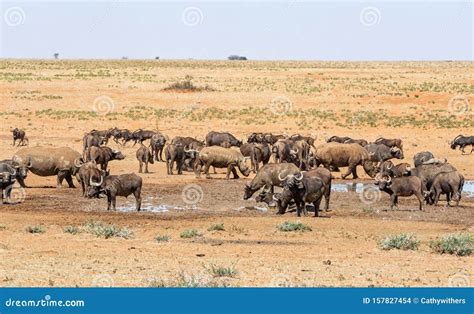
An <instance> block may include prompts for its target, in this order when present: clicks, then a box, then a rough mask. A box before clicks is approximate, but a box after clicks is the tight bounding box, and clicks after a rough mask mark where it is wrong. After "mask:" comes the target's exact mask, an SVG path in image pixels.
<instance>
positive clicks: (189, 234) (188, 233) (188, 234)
mask: <svg viewBox="0 0 474 314" xmlns="http://www.w3.org/2000/svg"><path fill="white" fill-rule="evenodd" d="M200 236H202V233H200V232H199V231H197V230H196V229H187V230H184V231H183V232H181V234H180V237H181V238H183V239H190V238H195V237H200Z"/></svg>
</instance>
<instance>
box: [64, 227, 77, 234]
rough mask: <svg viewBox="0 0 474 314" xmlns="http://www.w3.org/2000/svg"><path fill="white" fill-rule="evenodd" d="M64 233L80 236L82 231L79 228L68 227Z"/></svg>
mask: <svg viewBox="0 0 474 314" xmlns="http://www.w3.org/2000/svg"><path fill="white" fill-rule="evenodd" d="M63 231H64V232H65V233H70V234H78V233H80V232H81V229H80V228H79V227H78V226H66V227H64V229H63Z"/></svg>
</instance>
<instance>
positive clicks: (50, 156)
mask: <svg viewBox="0 0 474 314" xmlns="http://www.w3.org/2000/svg"><path fill="white" fill-rule="evenodd" d="M81 158H82V156H81V154H80V153H78V152H77V151H75V150H73V149H71V148H69V147H40V146H37V147H29V148H22V149H20V150H19V151H17V152H16V153H15V155H14V156H13V158H12V160H13V162H15V163H16V164H18V166H19V167H27V168H28V170H29V171H31V172H32V173H33V174H36V175H38V176H42V177H47V176H54V175H56V176H57V187H58V188H60V187H61V186H62V182H63V180H64V179H66V181H67V183H68V185H69V187H70V188H75V186H74V183H73V181H72V176H73V175H75V174H76V172H77V170H78V168H77V167H76V163H77V160H81Z"/></svg>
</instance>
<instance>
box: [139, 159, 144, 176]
mask: <svg viewBox="0 0 474 314" xmlns="http://www.w3.org/2000/svg"><path fill="white" fill-rule="evenodd" d="M142 166H143V162H142V161H141V160H140V161H139V162H138V173H142Z"/></svg>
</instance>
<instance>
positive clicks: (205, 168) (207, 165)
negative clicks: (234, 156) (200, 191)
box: [204, 163, 215, 179]
mask: <svg viewBox="0 0 474 314" xmlns="http://www.w3.org/2000/svg"><path fill="white" fill-rule="evenodd" d="M210 167H211V164H210V163H206V164H205V165H204V174H205V175H206V179H210V178H211V175H210V174H209V168H210ZM214 169H215V168H214Z"/></svg>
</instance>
